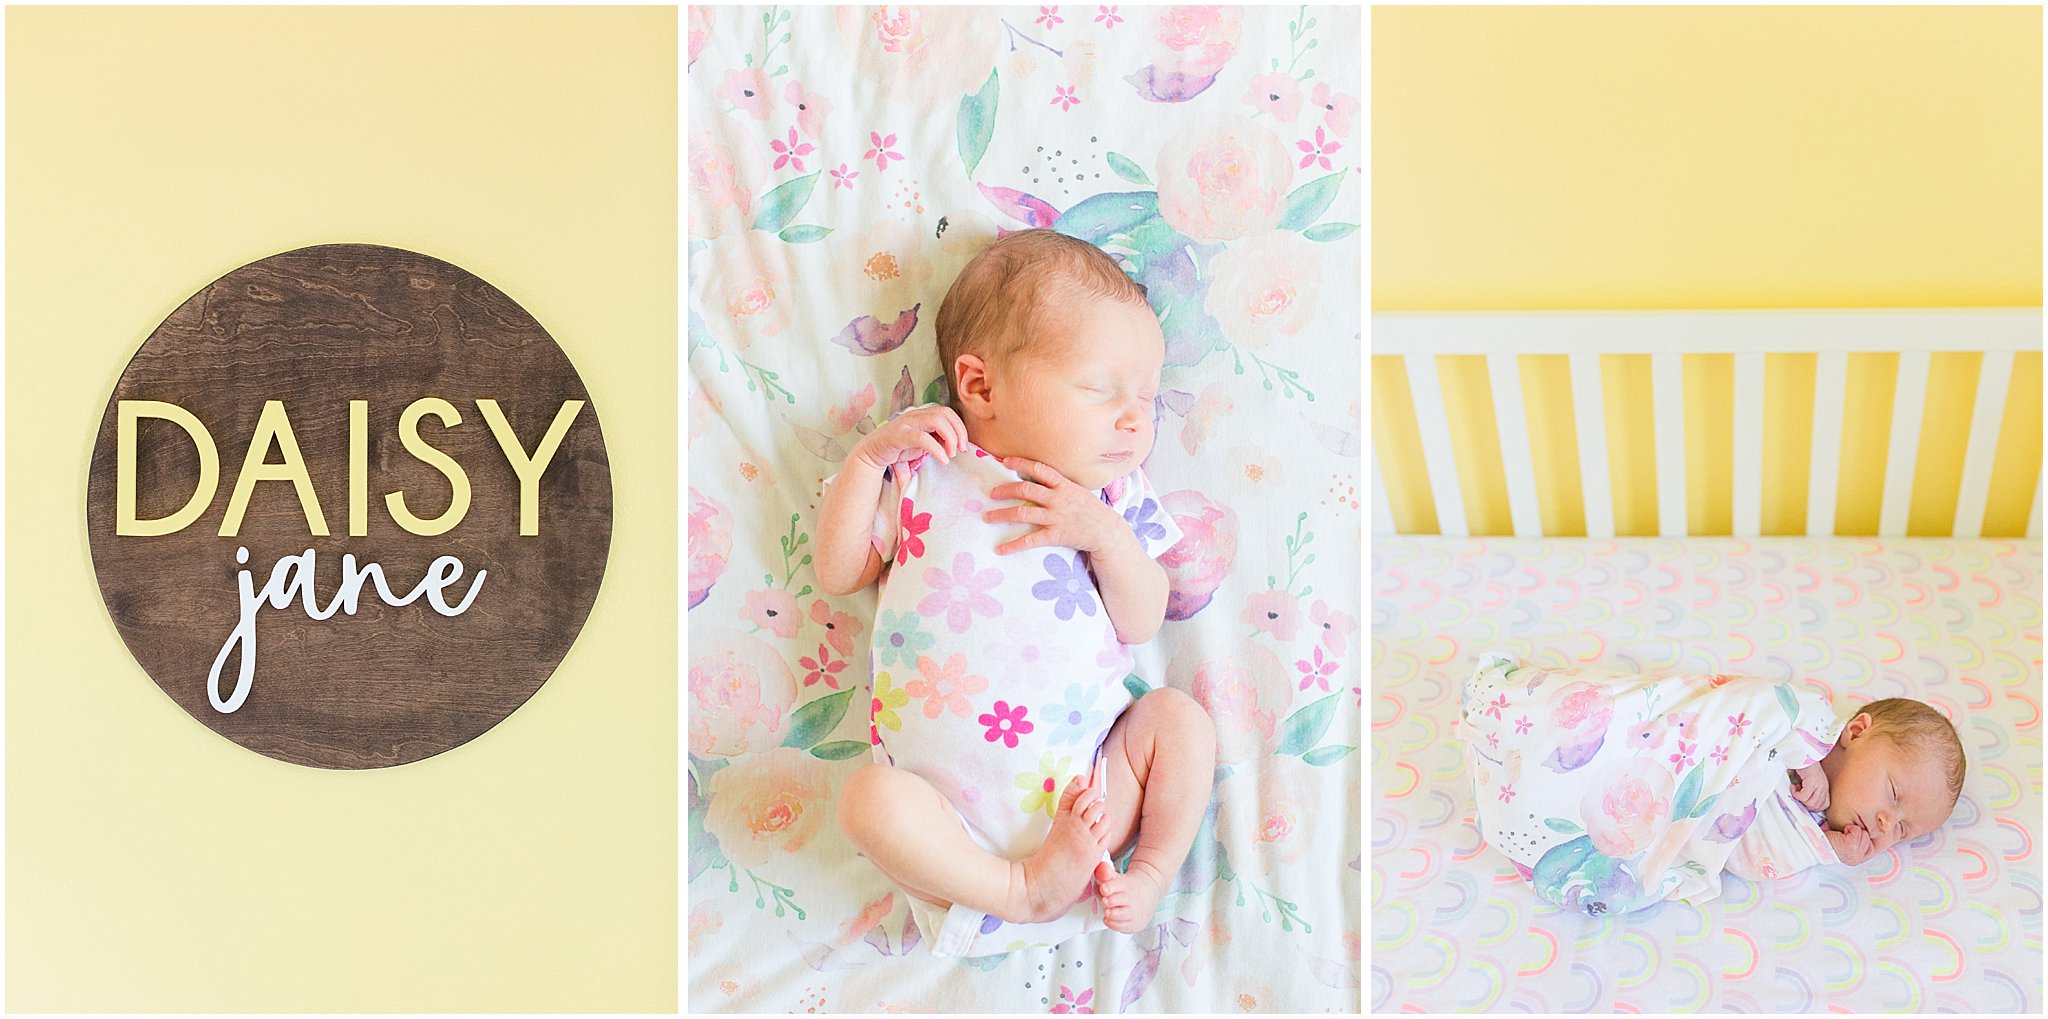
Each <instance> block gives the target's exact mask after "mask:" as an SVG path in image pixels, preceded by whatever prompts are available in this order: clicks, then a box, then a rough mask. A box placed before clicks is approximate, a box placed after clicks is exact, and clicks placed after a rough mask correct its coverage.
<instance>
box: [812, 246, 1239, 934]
mask: <svg viewBox="0 0 2048 1019" xmlns="http://www.w3.org/2000/svg"><path fill="white" fill-rule="evenodd" d="M937 333H938V344H939V352H940V362H941V364H942V365H943V366H944V367H945V369H946V371H947V373H948V379H949V382H950V383H951V388H950V393H951V394H952V399H951V401H950V403H949V404H947V405H945V406H937V405H926V406H920V407H914V408H910V409H907V410H904V411H902V412H901V413H899V414H897V415H896V416H895V417H893V418H891V419H890V420H889V421H888V422H887V423H885V424H883V425H881V426H880V427H878V428H876V429H875V430H874V431H872V432H870V433H868V434H867V435H866V436H865V437H863V438H862V439H861V440H860V441H859V443H858V444H856V445H855V446H854V448H853V450H852V451H851V452H850V453H849V454H848V456H847V458H846V462H845V465H844V466H843V467H842V468H841V469H840V471H839V473H838V474H836V475H835V476H834V477H832V478H831V479H829V480H828V481H827V482H826V485H825V498H824V505H823V507H822V508H821V509H820V511H819V522H818V532H819V533H818V537H819V547H818V551H817V553H816V554H817V557H818V561H817V563H816V569H817V575H818V584H819V586H820V587H821V588H823V589H824V590H825V591H826V592H828V593H831V594H847V593H850V592H853V591H857V590H860V589H863V588H865V587H866V586H867V585H868V584H869V583H871V582H873V581H874V580H875V579H876V578H877V576H880V577H881V578H882V590H881V595H880V599H879V601H878V603H877V615H876V625H875V626H874V628H873V630H872V633H873V646H872V655H871V658H872V664H873V667H874V685H873V698H872V703H871V712H870V714H871V718H872V725H871V727H870V734H871V739H872V741H873V744H874V747H873V755H874V763H870V764H867V765H864V766H862V767H861V768H860V770H858V771H856V772H855V773H853V774H852V775H851V776H849V777H848V779H847V781H846V783H845V785H844V786H843V787H842V788H841V790H840V799H839V807H838V817H839V823H840V825H841V827H842V828H843V829H844V830H845V831H846V834H847V837H848V838H849V839H850V840H851V841H852V842H853V844H854V845H855V846H857V847H858V848H859V849H860V850H861V852H862V853H863V854H864V855H866V856H867V858H868V859H869V860H870V861H871V862H873V863H874V865H875V866H876V867H877V868H878V869H880V870H881V871H882V873H883V874H884V875H886V876H887V877H888V878H889V879H890V880H891V881H893V882H895V883H896V884H897V885H898V886H900V887H901V888H902V889H903V890H904V891H905V892H906V893H907V894H908V895H909V897H910V904H911V908H912V910H913V912H915V913H916V914H917V917H918V920H919V927H920V929H922V930H923V932H924V933H925V936H926V937H927V939H928V940H929V941H930V942H931V947H932V951H933V953H934V954H936V955H961V956H967V955H987V954H992V953H997V952H1006V951H1011V950H1013V949H1016V948H1021V947H1028V946H1037V945H1049V944H1055V943H1058V942H1060V941H1063V940H1066V939H1068V938H1071V937H1074V936H1076V935H1079V934H1082V933H1086V932H1088V931H1091V930H1099V929H1101V928H1103V927H1105V926H1106V927H1109V928H1111V929H1113V930H1118V931H1123V932H1126V933H1128V932H1133V931H1136V930H1139V929H1141V928H1143V927H1145V926H1147V925H1148V924H1149V923H1150V922H1151V920H1152V915H1153V911H1154V909H1155V908H1156V907H1157V906H1158V904H1159V900H1160V898H1161V896H1163V895H1164V894H1165V892H1166V889H1167V886H1168V884H1169V882H1170V881H1171V880H1172V879H1173V876H1174V875H1175V874H1176V873H1177V872H1178V871H1179V869H1180V865H1181V862H1182V860H1183V859H1184V858H1185V857H1186V856H1187V853H1188V849H1189V847H1190V846H1191V845H1192V844H1193V842H1194V837H1195V833H1196V830H1197V829H1198V828H1199V827H1200V826H1201V821H1202V816H1203V813H1204V811H1205V810H1206V809H1207V807H1208V802H1209V793H1210V788H1211V784H1212V779H1213V774H1214V768H1215V729H1214V727H1213V725H1212V723H1211V722H1210V720H1209V716H1208V714H1207V713H1206V712H1205V711H1203V709H1202V708H1201V707H1200V706H1199V705H1197V704H1196V703H1195V702H1194V700H1193V699H1192V698H1190V697H1188V696H1187V695H1186V694H1183V693H1181V692H1180V691H1177V690H1172V689H1159V690H1154V691H1152V692H1150V693H1148V694H1146V695H1145V696H1144V697H1143V698H1142V699H1140V700H1137V701H1136V702H1133V701H1132V699H1131V693H1130V690H1129V688H1127V687H1126V686H1125V685H1124V682H1123V681H1124V677H1125V676H1126V675H1128V674H1129V672H1130V664H1131V659H1130V655H1129V653H1128V651H1127V650H1126V645H1130V644H1139V643H1143V642H1145V641H1148V640H1150V639H1152V636H1153V635H1154V634H1155V633H1157V632H1158V630H1159V627H1160V625H1161V623H1162V622H1163V621H1164V617H1165V611H1166V594H1167V582H1166V573H1165V570H1164V569H1163V568H1162V567H1161V566H1160V565H1159V564H1158V562H1156V561H1155V560H1156V558H1157V557H1158V556H1160V555H1161V554H1163V553H1165V552H1166V551H1167V550H1168V549H1170V548H1172V547H1173V545H1174V543H1176V542H1177V541H1179V540H1180V537H1181V532H1180V528H1179V527H1178V526H1176V525H1175V523H1174V520H1173V518H1172V516H1171V515H1169V514H1168V513H1166V511H1165V510H1164V509H1163V508H1161V506H1160V505H1159V501H1158V497H1157V495H1156V494H1155V493H1154V492H1153V490H1152V486H1151V484H1150V483H1149V482H1148V481H1147V480H1146V478H1145V475H1144V472H1143V471H1142V470H1141V469H1139V466H1138V465H1139V464H1140V463H1141V462H1143V461H1144V459H1145V457H1146V455H1147V454H1148V453H1149V452H1150V451H1151V449H1152V438H1153V398H1154V396H1155V395H1156V394H1157V392H1158V389H1159V372H1160V367H1161V364H1162V362H1163V360H1164V358H1165V338H1164V337H1163V336H1162V334H1161V333H1160V330H1159V323H1158V321H1157V319H1155V318H1154V317H1153V314H1152V310H1151V308H1150V307H1149V306H1148V305H1147V304H1146V301H1145V294H1144V289H1143V288H1142V287H1140V286H1139V285H1138V284H1137V283H1135V282H1133V281H1132V280H1131V279H1130V278H1129V277H1128V276H1126V275H1125V274H1124V272H1123V271H1122V269H1121V268H1119V267H1118V266H1117V264H1116V263H1115V262H1114V261H1113V260H1112V259H1110V257H1109V256H1108V255H1105V254H1103V253H1102V252H1101V251H1099V250H1097V249H1096V248H1095V247H1094V246H1093V245H1090V244H1088V243H1087V242H1085V241H1081V240H1078V239H1075V238H1072V237H1067V236H1065V235H1062V234H1058V233H1055V232H1053V231H1051V230H1024V231H1019V232H1017V233H1014V234H1010V235H1008V236H1006V237H1004V238H1002V239H1001V240H998V241H996V242H995V243H994V244H992V245H990V246H989V247H988V248H987V249H986V250H984V251H983V252H982V253H981V254H979V255H977V256H976V257H975V258H974V259H973V260H972V261H971V262H969V263H968V265H967V266H966V268H965V269H963V270H962V271H961V273H960V276H959V278H958V279H956V280H955V281H954V283H953V286H952V288H951V289H950V290H949V291H948V292H947V294H946V299H945V302H944V304H943V305H942V307H941V308H940V311H939V316H938V322H937ZM892 560H893V566H891V563H892ZM885 567H888V568H886V569H885ZM1134 842H1135V847H1133V846H1132V843H1134ZM1126 848H1129V849H1131V858H1130V862H1129V864H1128V867H1127V868H1126V870H1124V871H1123V872H1119V871H1118V870H1117V869H1116V867H1115V866H1114V864H1113V862H1112V859H1113V857H1116V856H1121V855H1122V853H1123V851H1124V850H1125V849H1126Z"/></svg>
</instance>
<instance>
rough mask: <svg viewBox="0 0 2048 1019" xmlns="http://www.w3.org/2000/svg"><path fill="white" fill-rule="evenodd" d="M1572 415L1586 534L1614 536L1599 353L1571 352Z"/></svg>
mask: <svg viewBox="0 0 2048 1019" xmlns="http://www.w3.org/2000/svg"><path fill="white" fill-rule="evenodd" d="M1571 366H1572V418H1573V420H1574V423H1575V424H1576V426H1577V428H1576V431H1577V433H1578V440H1579V490H1580V493H1581V499H1582V501H1583V503H1584V506H1585V512H1586V537H1588V538H1612V537H1614V489H1613V487H1612V484H1613V483H1612V482H1611V481H1610V480H1609V478H1608V474H1607V398H1606V397H1605V396H1604V395H1603V394H1602V393H1601V390H1600V355H1598V354H1573V355H1571Z"/></svg>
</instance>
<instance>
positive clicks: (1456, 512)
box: [1406, 354, 1470, 538]
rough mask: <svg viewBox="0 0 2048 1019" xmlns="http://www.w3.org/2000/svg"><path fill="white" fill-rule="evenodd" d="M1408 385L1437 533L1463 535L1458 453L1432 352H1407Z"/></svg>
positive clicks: (1461, 536)
mask: <svg viewBox="0 0 2048 1019" xmlns="http://www.w3.org/2000/svg"><path fill="white" fill-rule="evenodd" d="M1406 360H1407V364H1408V388H1409V395H1410V396H1412V397H1414V399H1415V427H1416V430H1417V431H1419V432H1421V433H1422V462H1423V463H1424V464H1425V465H1427V466H1428V468H1429V491H1430V494H1431V495H1432V496H1434V497H1435V499H1436V524H1437V533H1439V534H1442V535H1445V536H1447V537H1457V538H1463V537H1465V536H1467V535H1468V534H1469V533H1470V529H1469V528H1468V527H1467V526H1466V524H1465V500H1464V495H1463V494H1462V491H1461V490H1460V488H1459V486H1458V460H1457V455H1456V454H1454V453H1453V452H1452V451H1451V421H1450V417H1449V415H1447V414H1446V413H1445V411H1444V387H1443V383H1442V382H1441V381H1440V380H1439V379H1438V378H1437V374H1436V355H1435V354H1409V355H1407V358H1406Z"/></svg>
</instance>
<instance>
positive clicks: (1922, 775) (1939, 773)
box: [1821, 697, 1965, 852]
mask: <svg viewBox="0 0 2048 1019" xmlns="http://www.w3.org/2000/svg"><path fill="white" fill-rule="evenodd" d="M1821 764H1822V767H1823V768H1824V769H1825V770H1826V771H1827V775H1828V809H1827V811H1826V814H1827V819H1828V826H1829V827H1831V828H1836V829H1841V828H1844V827H1846V826H1847V825H1849V824H1851V823H1854V822H1857V821H1861V822H1862V823H1863V825H1864V827H1865V830H1867V831H1869V832H1870V837H1871V840H1872V842H1873V843H1875V844H1876V847H1877V850H1878V851H1879V852H1882V851H1884V850H1885V849H1888V848H1890V847H1891V846H1893V845H1895V844H1897V843H1899V842H1903V841H1905V840H1908V839H1913V838H1918V837H1920V836H1921V835H1924V834H1926V833H1927V832H1928V831H1931V830H1933V829H1935V828H1939V827H1941V826H1942V825H1944V824H1946V823H1948V817H1949V813H1950V812H1951V811H1953V810H1954V809H1955V805H1956V799H1957V798H1958V797H1960V796H1961V795H1962V791H1963V771H1964V768H1965V764H1964V761H1963V743H1962V740H1960V739H1958V738H1957V736H1956V728H1955V726H1954V725H1952V724H1950V723H1949V720H1948V719H1946V718H1944V717H1942V715H1941V713H1940V712H1938V711H1936V710H1934V709H1933V708H1931V707H1928V706H1927V705H1925V704H1922V703H1921V702H1919V701H1916V700H1910V699H1907V698H1904V697H1892V698H1888V699H1886V700H1881V701H1874V702H1872V703H1870V704H1866V705H1864V706H1863V710H1862V711H1861V712H1859V713H1858V714H1857V715H1856V717H1855V718H1852V719H1850V720H1849V723H1848V724H1847V725H1845V726H1843V728H1842V735H1841V737H1840V738H1839V739H1837V740H1836V741H1835V749H1834V750H1832V751H1829V753H1828V755H1827V757H1826V758H1825V759H1824V760H1823V761H1822V762H1821Z"/></svg>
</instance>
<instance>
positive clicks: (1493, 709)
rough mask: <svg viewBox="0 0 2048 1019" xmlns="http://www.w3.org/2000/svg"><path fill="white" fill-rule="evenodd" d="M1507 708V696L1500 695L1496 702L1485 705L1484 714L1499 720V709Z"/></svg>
mask: <svg viewBox="0 0 2048 1019" xmlns="http://www.w3.org/2000/svg"><path fill="white" fill-rule="evenodd" d="M1507 706H1508V695H1507V694H1501V695H1500V698H1499V699H1497V700H1495V701H1493V702H1491V703H1489V704H1487V705H1486V713H1487V714H1489V715H1492V716H1493V717H1495V718H1499V717H1500V712H1501V709H1502V708H1505V707H1507Z"/></svg>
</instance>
